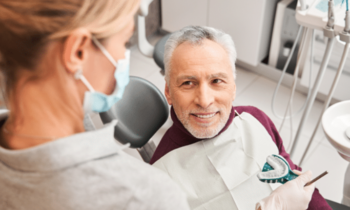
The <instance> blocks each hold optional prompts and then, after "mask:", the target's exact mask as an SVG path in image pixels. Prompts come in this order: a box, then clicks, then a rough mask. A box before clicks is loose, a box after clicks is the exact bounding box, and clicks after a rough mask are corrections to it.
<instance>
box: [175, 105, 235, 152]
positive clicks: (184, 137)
mask: <svg viewBox="0 0 350 210" xmlns="http://www.w3.org/2000/svg"><path fill="white" fill-rule="evenodd" d="M234 113H235V112H234V109H233V107H232V109H231V113H230V116H229V118H228V120H227V122H226V124H225V126H224V127H223V129H221V131H220V132H219V133H218V134H217V135H216V136H218V135H220V134H221V133H222V132H224V131H225V130H226V129H227V128H228V127H229V126H230V125H231V123H232V121H233V118H234V117H235V114H234ZM171 119H172V120H173V125H172V127H171V138H172V140H173V141H174V142H176V143H177V144H179V145H180V146H184V145H188V144H192V143H195V142H198V141H201V140H203V139H198V138H196V137H194V136H193V135H192V134H191V133H190V132H188V130H187V129H186V128H185V127H184V126H183V125H182V123H181V122H180V120H179V119H178V118H177V116H176V113H175V111H174V108H173V107H171ZM216 136H215V137H216ZM213 138H214V137H213Z"/></svg>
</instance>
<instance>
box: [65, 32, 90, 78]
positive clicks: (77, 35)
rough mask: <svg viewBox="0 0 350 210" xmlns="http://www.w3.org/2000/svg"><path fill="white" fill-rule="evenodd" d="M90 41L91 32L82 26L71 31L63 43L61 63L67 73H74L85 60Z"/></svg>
mask: <svg viewBox="0 0 350 210" xmlns="http://www.w3.org/2000/svg"><path fill="white" fill-rule="evenodd" d="M91 44H92V42H91V34H90V32H89V31H88V30H86V29H84V28H78V29H76V30H74V31H72V32H71V33H70V34H69V36H68V37H67V38H66V39H65V41H64V43H63V52H62V53H63V55H62V58H63V59H62V60H63V65H64V66H65V68H66V70H67V71H68V72H69V73H75V72H76V71H77V70H78V69H79V68H81V67H82V66H83V63H84V61H86V59H87V57H88V54H89V48H90V47H91V46H90V45H91Z"/></svg>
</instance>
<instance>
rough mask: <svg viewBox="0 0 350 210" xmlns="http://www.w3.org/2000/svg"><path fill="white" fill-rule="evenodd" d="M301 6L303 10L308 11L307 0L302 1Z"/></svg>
mask: <svg viewBox="0 0 350 210" xmlns="http://www.w3.org/2000/svg"><path fill="white" fill-rule="evenodd" d="M300 6H301V10H302V11H303V10H306V9H307V8H306V3H305V0H300Z"/></svg>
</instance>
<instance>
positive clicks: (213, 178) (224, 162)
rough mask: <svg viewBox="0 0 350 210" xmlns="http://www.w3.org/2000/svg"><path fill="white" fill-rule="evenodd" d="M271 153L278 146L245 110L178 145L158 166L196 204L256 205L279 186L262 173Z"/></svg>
mask: <svg viewBox="0 0 350 210" xmlns="http://www.w3.org/2000/svg"><path fill="white" fill-rule="evenodd" d="M271 154H278V148H277V146H276V145H275V144H274V142H273V140H272V139H271V136H270V135H269V134H268V133H267V131H266V129H265V128H264V126H263V125H262V124H261V123H260V122H259V121H258V120H257V119H255V118H254V117H253V116H252V115H250V114H248V113H242V114H241V115H240V116H237V117H235V118H234V120H233V122H232V123H231V125H230V126H229V127H228V129H227V130H225V131H224V132H223V133H221V134H220V135H219V136H217V137H215V138H212V139H206V140H202V141H199V142H196V143H194V144H191V145H188V146H185V147H181V148H178V149H175V150H173V151H171V152H169V153H168V154H166V155H165V156H163V157H162V158H161V159H159V160H158V161H157V162H155V163H154V165H153V166H155V167H157V168H159V169H161V170H163V171H165V172H166V173H168V174H169V176H170V177H171V178H172V179H173V180H174V181H175V182H177V183H178V184H179V185H180V187H181V188H182V189H183V190H184V191H185V192H186V194H187V199H188V202H189V204H190V207H191V209H196V210H226V209H230V210H237V209H240V210H254V209H255V205H256V203H257V202H259V201H260V200H261V199H263V198H265V197H267V196H268V195H270V193H271V192H272V190H273V189H275V188H276V187H277V186H279V185H276V184H275V185H274V186H271V185H270V184H266V183H262V182H260V181H259V179H258V178H257V173H259V172H260V171H261V170H262V168H263V166H264V164H265V163H266V157H267V156H269V155H271Z"/></svg>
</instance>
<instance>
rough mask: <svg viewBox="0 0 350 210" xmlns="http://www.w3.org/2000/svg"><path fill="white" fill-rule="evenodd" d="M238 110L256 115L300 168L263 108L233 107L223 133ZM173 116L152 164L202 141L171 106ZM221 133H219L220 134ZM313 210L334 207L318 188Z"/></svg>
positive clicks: (291, 163)
mask: <svg viewBox="0 0 350 210" xmlns="http://www.w3.org/2000/svg"><path fill="white" fill-rule="evenodd" d="M234 110H236V111H237V112H238V113H239V114H241V113H242V112H247V113H249V114H251V115H252V116H254V117H255V118H256V119H257V120H258V121H259V122H260V123H261V124H262V125H263V126H264V127H265V129H266V130H267V132H268V133H269V134H270V136H271V138H272V140H273V142H274V143H275V144H276V145H277V148H278V151H279V155H281V156H283V157H284V158H285V159H286V160H287V161H288V163H289V165H290V167H291V169H292V170H294V169H296V170H300V171H301V168H300V167H299V166H297V165H295V164H294V163H293V162H292V160H291V159H290V157H289V154H288V153H287V152H286V151H285V149H284V146H283V141H282V139H281V137H280V135H279V134H278V131H277V129H276V127H275V125H274V124H273V122H272V121H271V119H270V118H269V117H268V116H267V115H266V114H265V113H264V112H262V111H261V110H259V109H258V108H256V107H253V106H237V107H232V110H231V114H230V117H229V119H228V121H227V123H226V125H225V127H224V128H223V129H222V130H221V131H220V133H222V132H223V131H225V130H226V129H227V128H228V127H229V125H230V124H231V123H232V121H233V118H234V117H235V114H234V113H235V112H234ZM171 118H172V120H173V122H174V124H173V125H172V126H171V127H170V128H169V130H168V131H167V132H166V133H165V135H164V136H163V138H162V140H161V141H160V143H159V145H158V147H157V149H156V151H155V153H154V154H153V157H152V159H151V161H150V164H153V163H155V162H156V161H157V160H159V159H160V158H161V157H163V156H164V155H166V154H167V153H168V152H170V151H172V150H174V149H177V148H179V147H184V146H187V145H190V144H193V143H196V142H198V141H200V140H201V139H197V138H195V137H194V136H192V135H191V134H190V133H189V132H188V131H187V130H186V129H185V127H184V126H183V125H182V123H181V122H180V121H179V120H178V118H177V116H176V114H175V112H174V109H173V108H171ZM220 133H219V134H218V135H220ZM308 209H311V210H316V209H317V210H328V209H329V210H331V209H332V208H331V207H330V206H329V205H328V203H327V202H326V200H325V199H324V198H323V197H322V196H321V195H320V193H319V191H318V189H315V192H314V194H313V196H312V200H311V202H310V204H309V208H308Z"/></svg>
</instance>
